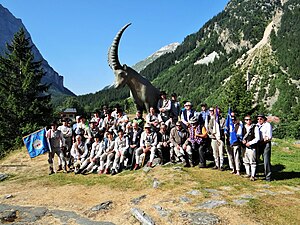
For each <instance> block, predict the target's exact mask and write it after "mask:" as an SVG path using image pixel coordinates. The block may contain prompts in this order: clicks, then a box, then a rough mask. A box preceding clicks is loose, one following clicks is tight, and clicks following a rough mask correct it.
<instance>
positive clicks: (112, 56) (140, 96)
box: [108, 23, 160, 112]
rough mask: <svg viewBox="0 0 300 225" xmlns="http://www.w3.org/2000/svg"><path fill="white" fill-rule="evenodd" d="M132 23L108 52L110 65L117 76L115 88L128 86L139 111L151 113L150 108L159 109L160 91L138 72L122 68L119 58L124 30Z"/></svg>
mask: <svg viewBox="0 0 300 225" xmlns="http://www.w3.org/2000/svg"><path fill="white" fill-rule="evenodd" d="M130 24H131V23H128V24H126V25H125V26H124V27H123V28H122V29H121V30H120V31H119V32H118V33H117V35H116V37H115V38H114V40H113V42H112V44H111V46H110V48H109V51H108V64H109V66H110V68H111V69H112V70H113V72H114V74H115V83H114V86H115V88H120V87H123V86H125V85H126V84H127V85H128V87H129V89H130V92H131V96H132V97H133V99H134V102H135V104H136V107H137V109H138V110H142V111H143V110H146V111H147V112H149V109H150V107H154V108H155V109H156V108H157V101H158V99H159V97H160V91H159V90H158V89H157V88H156V87H154V86H153V85H152V84H151V82H150V81H149V80H147V79H146V78H145V77H143V76H141V75H140V74H139V73H138V72H137V71H135V70H134V69H132V68H131V67H129V66H127V65H126V64H124V65H123V66H121V64H120V62H119V57H118V47H119V42H120V39H121V36H122V34H123V32H124V30H125V29H126V28H127V27H128V26H129V25H130Z"/></svg>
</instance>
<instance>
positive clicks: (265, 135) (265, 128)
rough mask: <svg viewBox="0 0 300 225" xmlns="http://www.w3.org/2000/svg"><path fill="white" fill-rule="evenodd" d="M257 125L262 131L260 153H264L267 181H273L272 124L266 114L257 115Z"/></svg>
mask: <svg viewBox="0 0 300 225" xmlns="http://www.w3.org/2000/svg"><path fill="white" fill-rule="evenodd" d="M257 125H258V128H259V131H260V138H261V141H260V142H259V145H258V146H259V147H258V149H259V155H261V154H262V155H263V159H264V171H265V177H266V181H271V173H272V172H271V140H272V126H271V124H270V123H269V122H267V117H265V115H264V114H259V115H258V116H257Z"/></svg>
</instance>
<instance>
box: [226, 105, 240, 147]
mask: <svg viewBox="0 0 300 225" xmlns="http://www.w3.org/2000/svg"><path fill="white" fill-rule="evenodd" d="M224 130H225V133H227V134H228V133H229V142H230V145H232V144H233V143H235V142H237V141H238V138H237V135H236V132H235V130H234V123H233V121H232V118H231V109H230V108H229V109H228V113H227V118H226V122H225V129H224Z"/></svg>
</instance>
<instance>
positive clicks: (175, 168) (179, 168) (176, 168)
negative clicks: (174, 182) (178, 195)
mask: <svg viewBox="0 0 300 225" xmlns="http://www.w3.org/2000/svg"><path fill="white" fill-rule="evenodd" d="M173 170H176V171H183V170H182V167H180V166H174V167H173Z"/></svg>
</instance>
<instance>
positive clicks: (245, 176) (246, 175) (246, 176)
mask: <svg viewBox="0 0 300 225" xmlns="http://www.w3.org/2000/svg"><path fill="white" fill-rule="evenodd" d="M242 177H244V178H249V177H250V175H249V174H245V175H243V176H242Z"/></svg>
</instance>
